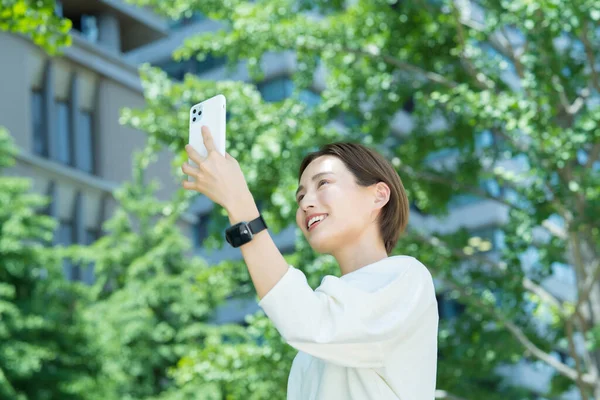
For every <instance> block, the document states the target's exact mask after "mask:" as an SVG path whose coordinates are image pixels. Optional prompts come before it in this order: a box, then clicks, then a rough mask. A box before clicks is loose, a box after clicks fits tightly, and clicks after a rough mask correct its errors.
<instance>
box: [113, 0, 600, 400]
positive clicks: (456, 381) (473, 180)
mask: <svg viewBox="0 0 600 400" xmlns="http://www.w3.org/2000/svg"><path fill="white" fill-rule="evenodd" d="M134 2H135V3H136V4H138V5H145V6H151V7H153V8H155V9H156V10H157V11H158V12H160V13H162V14H164V15H166V16H168V17H171V18H178V17H181V16H184V15H185V14H186V13H191V12H193V11H200V12H202V13H203V14H205V15H207V16H208V17H209V18H211V19H215V20H219V21H221V22H222V23H223V26H224V29H223V30H221V31H219V32H216V33H215V32H210V33H204V34H197V35H194V36H192V37H189V38H188V39H187V40H186V41H185V43H184V45H183V46H182V47H181V48H180V49H178V50H177V51H176V52H175V53H174V58H175V59H176V60H186V59H190V58H198V59H199V60H202V59H203V58H204V57H205V56H206V55H208V54H211V55H213V56H225V57H227V58H228V60H229V61H230V63H231V65H235V64H236V63H237V62H238V61H245V62H246V63H247V66H248V68H249V70H250V72H251V76H252V78H253V79H254V80H256V81H258V80H260V79H261V78H262V77H263V74H262V71H261V61H262V60H263V56H264V54H265V53H266V52H276V53H278V52H284V51H288V50H290V51H292V52H293V53H294V54H295V56H296V65H297V72H296V73H295V74H294V82H295V84H296V87H297V88H298V90H300V89H304V88H307V87H308V86H309V85H310V83H311V82H312V80H313V74H314V72H315V70H316V69H317V68H321V67H322V68H323V69H324V70H325V71H326V72H327V74H326V79H325V83H326V88H325V90H324V91H323V92H322V93H321V95H322V100H321V102H320V103H319V104H318V105H317V106H316V107H313V108H310V107H307V106H306V105H304V104H302V102H301V101H300V99H299V97H298V93H299V92H298V91H297V92H296V95H295V96H293V97H292V98H290V99H286V100H284V101H281V102H277V103H266V102H264V101H262V99H261V97H260V95H259V93H258V92H257V90H256V88H255V86H254V85H253V84H251V83H242V82H232V81H224V82H212V81H205V80H200V79H198V78H196V77H193V76H190V75H188V76H186V78H185V80H184V81H183V82H181V83H173V82H171V81H169V79H167V77H166V75H165V74H163V73H161V71H158V70H155V69H152V68H149V67H145V68H144V69H143V70H142V78H143V82H144V86H145V92H146V100H147V107H146V108H145V109H143V110H125V111H124V113H123V120H124V122H125V123H127V124H129V125H131V126H134V127H136V128H140V129H142V130H144V131H146V132H148V134H149V137H150V138H151V139H152V140H155V141H156V143H157V144H159V145H160V146H168V147H169V148H170V149H171V150H173V151H174V152H176V153H177V154H178V158H177V159H176V160H175V161H176V164H177V165H176V167H179V166H180V165H181V163H182V162H183V161H184V154H183V150H182V149H183V146H184V143H185V142H186V141H187V110H188V108H189V106H190V105H191V104H193V103H195V102H197V101H200V100H202V99H205V98H208V97H210V96H212V95H214V94H216V93H223V94H225V96H226V97H227V99H228V104H229V105H228V107H229V109H228V110H229V111H230V113H231V119H230V120H229V122H228V127H227V130H228V138H227V147H228V151H229V152H230V153H231V154H232V156H234V157H235V158H236V159H237V160H238V161H239V162H240V165H242V167H243V169H244V172H245V175H246V178H247V180H248V183H249V187H250V188H251V190H252V192H253V194H254V196H255V198H256V199H257V200H260V201H264V202H265V204H268V207H265V208H264V215H265V218H266V220H267V223H268V224H269V226H270V227H271V229H272V231H274V232H278V231H279V230H280V229H281V228H283V227H285V226H288V225H290V224H293V223H294V214H295V210H296V207H297V206H296V204H295V200H294V197H293V193H294V190H295V188H296V186H297V180H298V175H297V173H298V171H297V168H298V166H299V161H300V159H301V158H302V157H303V156H304V155H305V154H306V153H307V152H308V151H310V150H314V149H315V148H317V147H318V146H319V145H320V144H322V143H326V142H330V141H333V140H340V139H344V140H346V139H349V140H356V141H359V142H361V143H365V144H368V145H372V146H374V147H376V148H378V149H380V150H381V151H382V153H384V154H385V155H386V156H387V157H389V159H390V160H392V162H393V164H394V165H395V166H396V168H397V170H398V172H399V174H400V176H401V177H402V178H403V180H404V183H405V186H406V188H407V190H408V194H409V198H410V199H411V200H412V201H413V203H414V205H415V206H416V207H417V208H418V209H419V210H420V211H421V214H418V213H414V214H413V215H414V218H426V219H432V218H436V217H439V218H443V217H444V216H446V215H447V214H448V212H449V211H450V209H451V208H452V207H449V206H451V205H453V204H455V203H456V200H457V196H470V197H471V198H475V199H478V200H481V204H485V203H486V202H489V203H495V204H500V205H501V206H502V210H503V213H504V212H505V214H504V215H505V217H506V220H505V221H504V222H505V223H504V224H503V226H502V232H503V236H504V240H503V246H500V247H498V248H494V251H493V252H491V253H486V251H485V250H486V249H487V247H486V246H488V247H489V244H487V243H485V241H483V243H484V244H485V246H483V247H481V246H480V245H481V243H482V241H481V238H476V237H473V234H472V233H471V232H469V231H468V230H467V229H461V230H459V231H457V232H452V233H448V232H447V231H443V230H441V229H439V230H434V231H431V230H430V231H424V230H418V229H416V225H413V226H412V229H411V230H410V232H409V233H408V234H407V235H406V236H405V237H404V238H403V239H402V240H401V241H400V242H399V244H398V246H397V248H396V251H395V253H404V254H411V255H415V256H417V257H418V258H419V259H421V260H422V261H423V262H424V263H425V264H426V265H428V266H429V267H430V268H431V269H432V272H433V273H434V275H435V277H436V278H437V279H438V282H439V287H440V288H443V289H444V290H445V291H447V295H448V296H450V297H452V298H456V299H457V300H458V301H459V302H460V303H462V304H463V305H464V307H465V309H464V313H463V314H462V315H461V316H460V317H459V318H457V319H453V320H445V321H443V322H442V324H441V326H440V364H439V374H438V387H439V388H440V390H447V391H448V392H450V393H453V394H454V395H456V396H461V397H464V398H469V399H493V398H498V399H500V398H534V396H535V395H534V394H527V393H526V391H524V390H521V388H518V387H515V386H514V385H511V384H510V382H509V381H506V380H503V379H500V378H499V377H498V376H497V375H496V372H497V371H498V367H500V366H503V365H511V364H513V363H516V362H518V361H519V360H523V359H524V358H525V359H528V360H536V361H538V362H540V363H542V364H546V365H547V366H549V367H550V368H551V370H552V371H554V377H553V381H552V382H553V383H552V387H551V388H550V390H549V393H539V394H538V395H547V396H554V395H557V394H558V393H561V392H564V391H565V390H567V389H571V388H575V389H576V390H578V391H579V392H580V393H581V394H582V398H584V399H590V398H600V381H599V379H598V378H597V376H598V374H597V371H598V367H599V366H600V357H599V353H598V350H597V338H598V329H599V325H598V324H599V322H600V321H598V315H600V289H599V288H598V286H597V285H593V284H592V283H593V282H595V281H596V280H597V277H598V273H599V272H600V267H599V266H598V261H597V260H598V259H600V257H598V256H599V255H600V248H599V246H598V243H600V240H599V239H600V238H599V235H600V233H599V230H598V226H599V225H600V224H599V220H598V215H600V213H599V211H600V210H599V209H600V201H599V200H598V197H599V190H598V187H600V186H599V183H600V182H599V180H600V174H599V172H598V162H597V160H598V154H599V152H600V129H599V127H598V122H597V121H599V120H600V107H599V106H598V92H599V91H600V83H599V82H600V77H599V73H598V60H599V59H600V57H599V53H600V47H599V43H600V38H599V33H598V29H597V27H598V20H599V19H600V9H599V8H598V3H597V2H596V1H592V0H587V1H586V0H580V1H574V2H571V1H561V0H557V1H551V2H531V1H525V0H517V1H493V0H480V1H478V2H476V4H475V3H472V4H471V5H469V3H467V2H451V1H447V0H441V1H424V0H412V1H409V0H402V1H399V0H398V1H393V0H370V1H366V0H357V1H348V2H341V1H334V2H331V1H317V0H314V1H297V0H262V1H261V0H258V1H253V2H248V1H242V0H227V1H211V0H203V1H195V0H177V1H173V2H163V1H158V0H135V1H134ZM315 11H316V12H318V13H320V16H316V13H314V12H315ZM507 76H512V77H513V79H512V80H507V79H506V77H507ZM409 105H410V107H409ZM403 107H405V108H412V111H413V112H412V122H411V124H410V125H411V126H408V125H407V126H404V127H403V128H404V129H403V131H404V132H401V135H397V134H396V133H395V132H393V130H392V124H391V122H392V120H393V119H394V117H395V115H396V113H397V112H398V111H399V110H400V109H402V108H403ZM341 118H345V119H346V120H354V121H355V123H354V125H352V126H351V127H350V128H349V129H347V130H345V131H344V132H339V131H337V130H335V129H333V128H332V122H333V121H336V120H340V119H341ZM440 121H441V122H440ZM434 122H435V123H434ZM408 132H410V134H407V133H408ZM402 133H404V134H402ZM511 166H512V167H517V172H508V169H509V168H508V167H511ZM178 176H179V178H180V179H183V177H182V176H181V174H179V175H178ZM213 217H214V223H213V224H212V226H211V232H212V235H211V238H210V240H209V241H207V245H208V246H209V247H219V246H221V245H223V237H222V232H223V229H224V228H225V227H226V226H227V219H226V218H225V216H224V215H223V213H222V210H219V209H215V211H214V212H213ZM441 226H443V222H442V224H441ZM225 245H226V244H225ZM298 249H299V250H298V253H297V254H294V255H290V256H289V257H288V258H289V261H290V263H292V264H293V265H295V266H297V267H299V268H301V269H302V270H304V271H305V272H306V273H307V275H308V277H309V282H310V283H311V285H314V286H313V287H316V285H318V283H319V281H320V277H322V276H323V275H324V274H326V273H333V274H335V273H336V270H335V265H334V263H333V261H334V260H332V259H331V258H330V257H328V256H316V255H314V254H312V252H311V251H310V249H307V248H306V244H305V243H304V239H303V238H302V237H301V236H299V239H298ZM525 255H532V256H533V260H534V261H533V262H526V261H525ZM562 264H565V265H570V267H571V268H572V269H573V270H574V271H575V272H576V278H577V282H578V284H577V285H576V289H577V295H576V296H575V297H572V296H571V297H569V296H568V295H566V294H557V295H556V296H555V295H552V294H551V293H550V292H548V291H547V290H546V289H544V282H545V281H546V279H548V278H549V277H551V276H552V275H553V274H554V271H555V270H556V268H557V267H560V265H562ZM526 265H527V266H528V267H527V268H525V266H526ZM540 327H541V328H540ZM248 333H249V334H252V335H254V334H255V333H256V336H253V337H256V338H259V337H264V340H263V341H262V342H261V343H259V344H255V342H254V341H253V340H248V341H246V342H243V343H240V344H231V343H213V344H211V345H210V346H204V347H202V346H199V347H198V349H197V351H196V352H194V353H190V354H188V355H187V356H186V357H184V358H183V359H182V361H181V363H180V367H179V369H178V370H177V372H176V374H175V376H177V377H178V379H179V383H180V384H181V385H182V390H184V391H185V390H190V391H191V392H193V391H194V390H193V389H190V388H194V387H200V386H194V385H204V384H206V383H210V382H212V383H214V384H215V387H217V388H219V390H220V391H221V392H220V395H221V396H222V398H257V399H258V398H267V397H268V398H281V399H283V398H284V397H285V378H284V376H285V374H286V373H287V372H288V371H289V366H290V362H291V359H292V357H293V355H294V353H295V352H294V351H292V350H290V349H289V346H288V347H286V346H282V345H281V343H280V339H279V338H278V336H277V335H276V334H274V333H273V331H272V328H271V327H270V324H269V323H268V322H265V319H264V315H262V314H261V313H258V314H257V315H256V316H254V317H253V319H252V320H251V322H250V326H249V327H248ZM575 337H581V338H583V339H584V340H585V342H586V346H583V347H581V346H579V347H578V348H579V349H580V350H579V351H578V352H576V351H575V350H574V348H575V347H574V338H575ZM250 349H252V350H250ZM553 351H559V352H561V353H562V354H564V355H565V358H564V359H563V360H560V359H559V358H557V357H556V356H555V355H553V354H551V353H552V352H553ZM256 354H260V356H258V357H256ZM554 354H556V353H554ZM257 358H258V359H260V360H261V362H258V361H256V359H257ZM263 365H264V366H267V367H268V368H265V369H262V366H263ZM269 369H270V373H271V375H268V370H269ZM261 371H264V372H261ZM273 386H277V387H279V390H272V387H273ZM196 392H197V393H201V392H199V391H196ZM439 396H440V397H441V396H443V393H442V392H440V393H439Z"/></svg>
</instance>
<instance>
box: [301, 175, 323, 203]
mask: <svg viewBox="0 0 600 400" xmlns="http://www.w3.org/2000/svg"><path fill="white" fill-rule="evenodd" d="M323 182H327V183H329V182H328V181H326V180H325V179H323V180H321V181H319V185H318V186H317V187H321V183H323ZM303 197H304V195H303V194H302V195H300V196H298V203H300V200H302V198H303Z"/></svg>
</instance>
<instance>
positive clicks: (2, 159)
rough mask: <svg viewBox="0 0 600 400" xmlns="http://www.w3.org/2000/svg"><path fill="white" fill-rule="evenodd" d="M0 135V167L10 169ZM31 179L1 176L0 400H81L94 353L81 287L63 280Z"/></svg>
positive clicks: (10, 156)
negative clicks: (83, 316)
mask: <svg viewBox="0 0 600 400" xmlns="http://www.w3.org/2000/svg"><path fill="white" fill-rule="evenodd" d="M15 152H16V148H15V147H14V145H13V142H12V138H11V137H10V136H9V135H8V132H7V131H6V130H4V129H0V168H1V169H4V168H7V167H10V166H12V165H13V164H14V157H15ZM31 184H32V182H31V180H30V179H26V178H21V177H10V176H4V175H0V398H2V399H15V400H43V399H81V398H84V397H83V396H84V395H85V394H86V393H88V392H90V391H93V390H94V387H95V377H97V376H98V373H99V371H100V365H99V363H97V362H96V361H95V360H97V359H98V356H97V355H98V351H99V349H98V348H97V347H96V346H94V343H93V341H91V340H90V337H91V332H90V331H89V329H88V327H87V326H86V325H85V324H84V323H83V321H82V318H81V311H80V306H81V304H82V301H83V300H85V299H86V297H87V295H86V292H87V291H86V289H85V288H83V287H81V286H80V285H78V284H72V283H69V282H68V281H66V280H65V278H64V274H63V264H62V262H61V258H60V257H59V256H58V253H57V251H55V249H54V248H53V247H51V246H50V245H51V242H52V238H53V236H54V229H55V227H56V221H55V220H54V219H53V218H51V217H49V216H47V215H43V214H41V213H40V212H39V211H40V210H41V209H42V208H43V207H44V206H46V205H47V204H48V201H49V199H48V198H46V197H42V196H39V195H37V194H32V193H30V191H31Z"/></svg>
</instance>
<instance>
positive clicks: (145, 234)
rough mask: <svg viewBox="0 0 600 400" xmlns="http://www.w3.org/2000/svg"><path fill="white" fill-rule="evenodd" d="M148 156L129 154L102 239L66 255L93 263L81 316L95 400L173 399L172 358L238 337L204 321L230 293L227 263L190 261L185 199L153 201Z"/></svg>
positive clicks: (180, 195)
mask: <svg viewBox="0 0 600 400" xmlns="http://www.w3.org/2000/svg"><path fill="white" fill-rule="evenodd" d="M152 151H153V150H152V145H151V144H150V145H149V146H148V147H147V148H146V150H145V151H141V152H139V153H137V154H136V155H135V156H134V162H133V167H134V171H135V173H134V177H133V179H132V181H131V182H126V183H125V184H124V185H123V186H122V187H121V188H119V189H118V190H117V191H115V198H116V200H117V201H118V203H119V207H118V208H117V210H116V211H115V213H114V215H113V216H112V217H111V218H110V219H109V220H108V221H106V222H105V224H104V230H105V235H104V236H103V237H102V238H100V239H99V240H97V241H96V242H95V243H94V244H92V245H90V246H70V247H69V248H68V249H66V251H65V255H66V256H68V257H69V258H71V259H73V260H74V261H75V262H78V263H86V264H87V263H89V262H93V263H94V265H95V277H96V280H95V283H94V285H93V286H92V287H91V288H90V291H91V297H92V304H90V305H89V307H88V308H87V309H86V313H85V317H84V318H85V320H86V322H87V324H88V325H89V326H90V327H91V329H93V330H94V332H96V336H97V339H98V345H99V346H100V347H101V348H102V349H103V362H102V365H103V373H104V375H103V378H102V380H103V382H104V383H105V386H107V387H108V389H107V392H105V393H101V395H100V396H98V397H97V398H111V399H149V398H156V399H168V398H178V397H175V396H179V395H181V393H179V392H177V390H175V389H177V388H176V386H174V384H173V382H174V381H173V377H172V376H171V369H174V368H175V367H176V366H177V364H178V362H179V360H181V359H182V358H184V357H185V356H187V355H189V354H192V353H194V352H195V351H196V350H197V349H198V348H199V347H200V346H203V343H205V342H206V343H207V345H208V344H210V343H211V342H213V341H214V340H217V339H218V338H220V337H222V336H223V335H225V337H231V338H235V337H237V336H240V335H242V334H245V332H244V330H243V329H242V328H241V327H238V326H236V325H225V326H221V327H220V328H219V329H217V328H216V327H215V325H214V324H211V323H209V322H210V320H211V318H212V317H213V312H214V310H215V308H216V307H217V306H218V305H219V304H221V303H223V302H224V300H225V297H226V296H228V295H229V294H230V293H231V292H232V290H233V289H234V288H235V282H236V279H235V277H236V275H235V273H233V272H232V268H233V264H232V263H231V262H223V263H221V264H219V265H215V266H208V265H207V264H206V262H204V261H203V260H202V259H200V258H198V257H190V256H189V250H190V249H191V243H190V241H189V239H188V238H187V237H186V236H185V235H184V234H183V232H182V231H181V228H180V226H179V225H177V224H176V223H177V221H178V220H179V219H180V218H181V217H182V212H183V211H185V209H186V208H187V207H188V205H189V201H188V198H187V197H189V194H186V193H184V192H177V193H176V194H175V195H174V198H173V199H172V200H169V201H159V200H157V199H156V196H155V191H156V189H157V188H158V185H159V183H158V182H157V181H152V182H150V183H146V182H145V179H144V172H143V171H144V170H145V168H146V167H147V166H148V164H149V163H151V162H152V161H153V156H152ZM238 264H239V263H238ZM238 270H239V265H238ZM242 279H247V277H242V278H239V279H237V280H242ZM203 390H204V391H209V390H210V387H207V388H204V389H203ZM174 391H175V392H177V393H174ZM90 396H91V397H90ZM90 396H88V398H96V397H94V395H93V394H90Z"/></svg>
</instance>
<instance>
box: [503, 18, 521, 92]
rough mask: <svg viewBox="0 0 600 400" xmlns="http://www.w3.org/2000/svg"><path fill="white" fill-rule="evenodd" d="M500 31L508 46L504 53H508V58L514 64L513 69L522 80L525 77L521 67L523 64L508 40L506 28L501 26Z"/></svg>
mask: <svg viewBox="0 0 600 400" xmlns="http://www.w3.org/2000/svg"><path fill="white" fill-rule="evenodd" d="M501 31H502V35H503V37H504V39H505V40H506V46H507V47H508V51H507V52H506V54H507V55H508V57H509V58H510V60H511V61H512V62H513V64H514V65H515V70H516V71H517V75H518V76H519V78H521V80H522V79H523V78H524V77H525V69H524V68H523V64H522V63H521V60H520V57H519V56H517V52H516V51H515V48H514V47H513V45H512V43H511V42H510V37H509V36H508V33H507V32H506V28H505V27H502V28H501Z"/></svg>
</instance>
